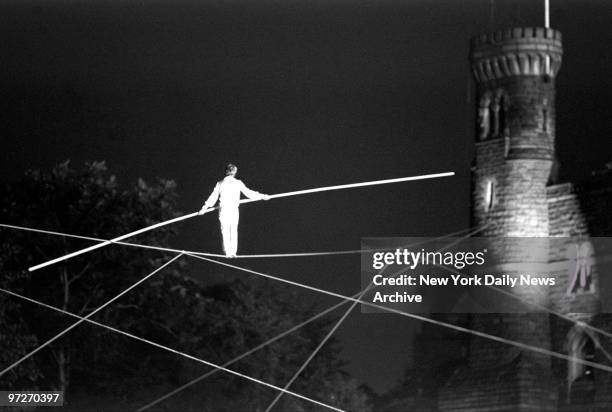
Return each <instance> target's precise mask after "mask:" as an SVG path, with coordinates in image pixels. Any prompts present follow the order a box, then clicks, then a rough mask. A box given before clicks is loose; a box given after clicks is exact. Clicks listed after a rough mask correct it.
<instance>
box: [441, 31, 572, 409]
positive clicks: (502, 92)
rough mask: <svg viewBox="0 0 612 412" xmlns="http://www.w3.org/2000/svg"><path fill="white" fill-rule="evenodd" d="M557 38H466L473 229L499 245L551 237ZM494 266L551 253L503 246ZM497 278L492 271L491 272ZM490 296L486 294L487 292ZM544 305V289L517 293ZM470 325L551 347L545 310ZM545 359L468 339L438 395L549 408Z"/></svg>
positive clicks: (473, 404) (552, 34) (450, 403)
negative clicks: (464, 356)
mask: <svg viewBox="0 0 612 412" xmlns="http://www.w3.org/2000/svg"><path fill="white" fill-rule="evenodd" d="M561 56H562V46H561V34H560V33H559V32H558V31H555V30H551V29H544V28H514V29H509V30H504V31H499V32H495V33H491V34H486V35H481V36H478V37H476V38H474V39H472V43H471V51H470V63H471V68H472V72H473V75H474V77H475V80H476V88H477V93H476V96H477V101H476V119H477V122H476V143H475V144H476V151H475V159H474V165H473V169H472V222H473V226H475V227H481V226H483V225H486V228H485V230H484V231H483V232H482V235H483V236H487V237H495V238H498V239H513V238H517V242H520V241H519V240H518V238H528V237H529V238H534V237H541V238H546V237H548V236H549V231H550V230H549V228H550V225H549V211H548V200H547V185H548V181H549V177H550V174H551V170H552V167H553V163H554V159H555V147H554V146H555V104H554V103H555V86H554V84H555V76H556V74H557V72H558V70H559V68H560V66H561ZM500 250H502V252H501V253H500V255H499V256H496V264H498V265H506V266H505V267H506V269H504V270H503V272H504V273H511V270H510V271H509V270H508V269H507V264H512V263H514V262H521V263H525V262H529V263H533V264H546V263H547V262H548V258H549V256H548V249H547V248H543V249H542V250H540V251H537V250H536V251H534V253H533V254H530V255H529V256H525V255H524V254H522V255H516V253H514V252H516V251H517V250H518V251H519V252H520V251H524V247H523V248H518V249H514V250H513V246H512V243H508V244H506V243H504V247H503V248H501V249H500ZM491 270H493V272H494V273H495V268H491ZM489 293H490V292H489ZM514 293H517V294H519V295H521V297H522V298H523V299H525V300H527V301H530V302H535V303H538V304H541V305H546V304H547V299H548V296H547V292H546V291H545V290H544V289H541V290H539V289H538V288H524V289H523V290H514ZM471 328H473V329H476V330H481V331H485V332H487V333H491V334H493V335H497V336H500V337H503V338H506V339H509V340H512V341H518V342H522V343H525V344H528V345H533V346H538V347H541V348H550V347H551V342H550V325H549V317H548V316H547V314H545V313H521V314H519V313H504V314H478V315H474V316H473V317H472V321H471ZM553 382H554V379H553V376H552V369H551V363H550V359H549V358H547V357H545V356H541V355H538V354H533V353H532V352H529V351H525V350H521V349H518V348H516V347H512V346H508V345H505V344H501V343H497V342H493V341H490V340H485V339H482V338H473V339H471V342H470V344H469V361H468V364H467V365H466V367H464V368H463V369H459V370H458V371H457V372H456V373H455V374H454V376H453V377H452V378H451V379H450V381H449V382H448V384H447V385H446V386H445V388H444V389H443V390H442V391H441V392H440V394H439V395H440V396H439V408H440V409H441V410H444V411H468V410H469V411H488V410H496V411H523V410H525V411H527V410H529V411H533V410H539V411H554V410H557V393H556V392H557V390H556V388H555V387H554V383H553Z"/></svg>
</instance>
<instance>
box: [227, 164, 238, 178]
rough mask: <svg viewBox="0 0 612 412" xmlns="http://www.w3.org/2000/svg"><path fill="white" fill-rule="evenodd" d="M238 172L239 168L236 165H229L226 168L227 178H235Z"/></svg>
mask: <svg viewBox="0 0 612 412" xmlns="http://www.w3.org/2000/svg"><path fill="white" fill-rule="evenodd" d="M237 172H238V167H237V166H236V165H235V164H233V163H228V165H227V166H225V176H235V175H236V173H237Z"/></svg>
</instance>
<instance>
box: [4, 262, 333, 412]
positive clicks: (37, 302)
mask: <svg viewBox="0 0 612 412" xmlns="http://www.w3.org/2000/svg"><path fill="white" fill-rule="evenodd" d="M177 257H178V256H177ZM168 263H170V262H168ZM0 292H4V293H6V294H8V295H11V296H14V297H17V298H20V299H23V300H26V301H28V302H31V303H35V304H37V305H40V306H43V307H45V308H47V309H51V310H54V311H56V312H60V313H63V314H65V315H68V316H72V317H73V318H77V319H80V320H79V321H78V322H77V324H78V323H81V322H89V323H91V324H93V325H97V326H100V327H102V328H105V329H108V330H110V331H113V332H115V333H119V334H121V335H124V336H127V337H130V338H132V339H136V340H138V341H141V342H144V343H147V344H149V345H152V346H155V347H157V348H160V349H164V350H166V351H168V352H172V353H174V354H176V355H180V356H183V357H185V358H187V359H191V360H195V361H197V362H200V363H203V364H204V365H207V366H210V367H212V368H215V370H217V369H219V370H222V371H224V372H227V373H230V374H232V375H235V376H239V377H241V378H244V379H247V380H250V381H252V382H256V383H259V384H260V385H263V386H267V387H268V388H272V389H276V390H278V391H281V392H284V393H287V394H289V395H293V396H295V397H297V398H300V399H303V400H305V401H308V402H312V403H314V404H317V405H319V406H324V407H326V408H329V409H332V410H334V411H338V412H345V411H343V410H342V409H339V408H336V407H333V406H331V405H327V404H325V403H323V402H319V401H317V400H314V399H311V398H308V397H306V396H303V395H300V394H298V393H295V392H292V391H288V390H284V389H282V388H280V387H278V386H275V385H272V384H270V383H267V382H264V381H261V380H259V379H257V378H253V377H251V376H248V375H245V374H243V373H240V372H236V371H233V370H231V369H227V368H225V367H223V366H221V365H216V364H214V363H212V362H208V361H205V360H203V359H199V358H196V357H195V356H191V355H189V354H186V353H184V352H181V351H178V350H176V349H172V348H169V347H167V346H164V345H161V344H159V343H156V342H153V341H150V340H148V339H145V338H141V337H140V336H136V335H133V334H131V333H129V332H125V331H122V330H119V329H116V328H113V327H112V326H108V325H105V324H103V323H100V322H96V321H95V320H91V319H88V318H89V316H90V315H87V316H85V317H82V316H79V315H77V314H74V313H72V312H68V311H66V310H63V309H60V308H56V307H55V306H51V305H48V304H46V303H43V302H39V301H37V300H34V299H32V298H28V297H26V296H22V295H20V294H18V293H15V292H11V291H9V290H6V289H2V288H0Z"/></svg>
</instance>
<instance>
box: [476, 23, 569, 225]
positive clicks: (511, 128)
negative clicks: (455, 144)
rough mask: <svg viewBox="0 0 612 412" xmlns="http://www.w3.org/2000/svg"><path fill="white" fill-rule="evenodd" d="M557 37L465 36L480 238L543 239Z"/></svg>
mask: <svg viewBox="0 0 612 412" xmlns="http://www.w3.org/2000/svg"><path fill="white" fill-rule="evenodd" d="M561 54H562V48H561V33H559V32H558V31H555V30H551V29H542V28H515V29H510V30H505V31H501V32H496V33H493V34H487V35H482V36H478V37H476V38H474V39H472V44H471V53H470V60H471V65H472V71H473V74H474V77H475V79H476V84H477V98H478V100H477V127H476V129H477V130H476V158H475V165H474V170H473V174H472V182H473V183H472V184H473V187H472V190H473V192H472V218H473V223H474V224H475V225H482V224H485V223H489V222H491V223H493V224H494V226H491V227H490V228H488V229H487V230H486V232H485V235H487V236H510V237H515V236H522V237H545V236H548V235H549V222H548V206H547V196H546V186H547V183H548V179H549V176H550V172H551V168H552V165H553V161H554V156H555V148H554V144H555V76H556V74H557V72H558V70H559V68H560V66H561Z"/></svg>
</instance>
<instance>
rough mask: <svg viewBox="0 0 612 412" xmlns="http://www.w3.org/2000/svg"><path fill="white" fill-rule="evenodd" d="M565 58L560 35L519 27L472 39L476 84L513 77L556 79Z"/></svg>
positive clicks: (533, 28)
mask: <svg viewBox="0 0 612 412" xmlns="http://www.w3.org/2000/svg"><path fill="white" fill-rule="evenodd" d="M562 55H563V48H562V41H561V33H560V32H559V31H557V30H553V29H545V28H542V27H520V28H512V29H507V30H502V31H497V32H493V33H488V34H483V35H480V36H476V37H474V38H472V41H471V52H470V61H471V64H472V72H473V74H474V77H475V79H476V81H477V82H479V83H482V82H487V81H490V80H496V79H502V78H505V77H512V76H538V75H548V76H550V77H555V76H556V74H557V73H558V71H559V69H560V67H561V56H562Z"/></svg>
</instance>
